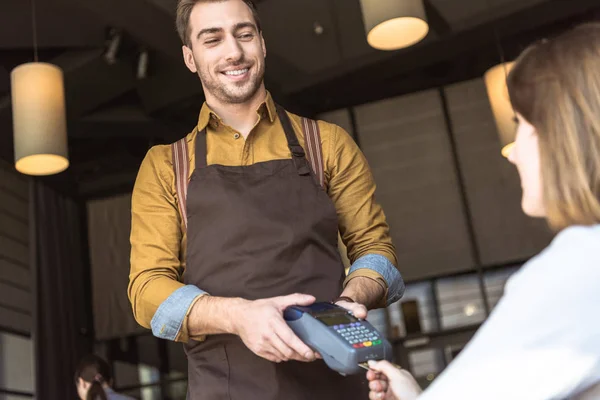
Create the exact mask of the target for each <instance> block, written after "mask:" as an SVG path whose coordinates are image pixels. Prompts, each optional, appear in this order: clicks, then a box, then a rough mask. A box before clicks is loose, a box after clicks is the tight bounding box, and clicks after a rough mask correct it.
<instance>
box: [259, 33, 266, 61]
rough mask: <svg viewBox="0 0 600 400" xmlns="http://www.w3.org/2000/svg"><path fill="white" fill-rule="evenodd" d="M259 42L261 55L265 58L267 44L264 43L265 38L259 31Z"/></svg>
mask: <svg viewBox="0 0 600 400" xmlns="http://www.w3.org/2000/svg"><path fill="white" fill-rule="evenodd" d="M260 43H261V46H262V51H263V55H264V57H265V58H267V45H266V44H265V38H264V37H263V34H262V32H261V33H260Z"/></svg>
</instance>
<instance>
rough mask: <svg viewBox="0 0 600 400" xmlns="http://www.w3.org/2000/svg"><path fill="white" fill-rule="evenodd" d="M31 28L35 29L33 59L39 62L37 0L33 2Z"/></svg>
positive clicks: (32, 0)
mask: <svg viewBox="0 0 600 400" xmlns="http://www.w3.org/2000/svg"><path fill="white" fill-rule="evenodd" d="M31 26H32V28H33V59H34V60H35V62H38V43H37V21H36V15H35V0H31Z"/></svg>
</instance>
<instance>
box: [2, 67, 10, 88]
mask: <svg viewBox="0 0 600 400" xmlns="http://www.w3.org/2000/svg"><path fill="white" fill-rule="evenodd" d="M9 89H10V73H9V72H8V71H7V70H6V69H5V68H3V67H2V66H0V93H4V92H8V90H9Z"/></svg>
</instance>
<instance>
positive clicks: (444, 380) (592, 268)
mask: <svg viewBox="0 0 600 400" xmlns="http://www.w3.org/2000/svg"><path fill="white" fill-rule="evenodd" d="M508 87H509V93H510V98H511V102H512V104H513V106H514V108H515V110H516V112H517V118H518V129H517V138H516V142H515V146H514V148H513V150H512V152H511V154H510V158H509V159H510V162H512V163H513V164H515V165H516V167H517V170H518V172H519V176H520V179H521V186H522V189H523V196H522V201H521V206H522V209H523V211H524V212H525V214H527V215H529V216H531V217H539V218H545V219H546V220H547V221H548V224H549V225H550V227H551V228H552V229H554V230H555V231H556V232H557V236H556V237H555V239H554V240H553V241H552V243H551V244H550V246H549V247H548V248H546V249H545V250H544V251H543V252H542V253H540V254H539V255H537V256H536V257H534V258H532V259H531V260H530V261H529V262H528V263H527V264H525V265H524V266H523V267H522V268H521V270H520V271H519V272H518V273H516V274H515V275H513V276H512V277H511V278H510V280H509V281H508V283H507V285H506V288H505V294H504V296H503V298H502V299H501V301H500V303H499V304H498V306H497V307H496V309H495V310H494V311H493V313H492V315H491V316H490V318H489V319H488V320H487V321H486V322H485V324H484V325H483V326H482V327H481V329H480V330H479V331H478V332H477V334H476V335H475V337H474V338H473V340H472V341H471V342H470V343H469V344H468V345H467V346H466V347H465V349H464V350H463V351H462V352H461V353H460V355H459V356H458V358H457V359H456V360H455V361H454V362H453V363H452V364H451V365H450V366H449V367H448V368H447V369H446V370H445V371H444V372H443V373H442V374H441V375H440V376H439V377H438V378H437V379H436V380H435V381H434V382H433V384H432V385H431V386H430V387H429V388H428V389H427V390H426V391H425V392H424V393H422V394H421V393H420V392H421V390H420V388H419V387H418V385H417V384H416V382H415V381H414V379H413V378H412V376H410V374H409V373H407V372H406V371H403V370H400V369H398V368H395V367H394V366H392V365H391V364H390V363H388V362H385V361H382V362H379V363H372V364H373V365H372V366H371V369H372V370H371V371H369V372H368V373H367V378H368V379H369V380H370V381H371V382H370V389H371V392H370V394H369V396H370V399H400V400H411V399H414V398H416V397H418V398H419V399H420V400H429V399H461V400H467V399H477V400H481V399H486V400H490V399H511V400H513V399H528V400H537V399H564V398H573V397H578V396H581V395H582V394H583V393H585V392H588V394H589V390H591V389H592V388H593V387H597V385H599V384H600V318H599V317H598V315H599V312H598V307H599V305H600V24H586V25H582V26H579V27H577V28H575V29H573V30H571V31H569V32H567V33H564V34H562V35H560V36H558V37H557V38H555V39H553V40H545V41H542V42H540V43H537V44H535V45H533V46H531V47H530V48H529V49H527V50H526V51H525V52H524V53H523V54H522V55H521V56H520V57H519V59H518V60H517V63H516V65H515V67H514V68H513V70H512V71H511V73H510V75H509V77H508ZM592 396H593V395H592ZM590 398H592V397H590ZM595 398H598V397H595Z"/></svg>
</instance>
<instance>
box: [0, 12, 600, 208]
mask: <svg viewBox="0 0 600 400" xmlns="http://www.w3.org/2000/svg"><path fill="white" fill-rule="evenodd" d="M390 1H391V0H390ZM257 3H258V8H259V13H260V15H261V20H262V24H263V28H264V36H265V40H266V43H267V48H268V57H267V78H266V83H267V87H268V89H269V90H270V91H271V92H272V93H273V94H274V97H275V98H276V99H277V101H278V102H280V103H281V104H282V105H284V106H285V107H287V108H288V109H290V110H291V111H294V112H297V113H302V114H304V115H307V116H315V115H317V114H319V113H322V112H326V111H331V110H335V109H339V108H343V107H349V106H354V105H359V104H364V103H367V102H371V101H376V100H380V99H383V98H387V97H391V96H398V95H401V94H406V93H411V92H416V91H421V90H425V89H428V88H432V87H437V86H442V85H447V84H451V83H455V82H460V81H463V80H466V79H471V78H474V77H476V76H481V75H482V74H483V72H484V71H485V70H486V69H487V68H489V67H490V66H492V65H494V64H495V63H497V62H499V60H500V55H499V50H498V49H499V46H498V44H500V48H501V49H502V52H503V53H504V55H505V57H506V58H513V57H514V56H516V54H518V52H519V51H520V50H522V49H523V47H524V46H526V45H527V44H528V43H530V42H531V41H533V40H535V39H537V38H540V37H542V36H544V35H549V34H553V33H556V32H558V31H560V30H562V29H565V28H567V27H569V26H572V25H573V24H575V23H577V22H580V21H584V20H590V19H595V18H596V19H597V18H598V16H599V15H600V13H599V12H600V5H599V4H598V1H597V0H569V1H564V0H425V3H426V10H427V14H428V19H429V22H430V25H431V32H430V34H429V36H428V37H427V38H426V39H425V40H424V41H423V42H421V43H420V44H418V45H417V46H414V47H411V48H409V49H406V50H401V51H394V52H381V51H376V50H373V49H371V48H370V47H369V46H368V44H367V42H366V39H365V34H364V30H363V25H362V19H361V18H362V17H361V12H360V5H359V1H358V0H262V1H257ZM175 4H176V0H45V1H38V2H37V3H36V8H37V23H36V27H37V32H38V35H37V36H38V45H39V49H40V50H39V59H40V60H41V61H48V62H52V63H54V64H57V65H59V66H60V67H62V68H63V70H64V73H65V86H66V98H67V109H68V111H67V113H68V119H69V121H68V131H69V151H70V160H71V167H70V168H69V169H68V170H67V172H65V173H63V174H60V175H59V176H58V177H54V178H49V179H50V180H53V181H54V182H58V181H60V182H62V183H63V184H64V185H66V186H67V187H69V188H70V189H71V191H74V192H76V193H78V194H79V195H81V196H84V197H98V196H103V195H106V194H109V193H116V192H120V191H126V190H130V189H131V187H132V185H133V181H134V179H135V175H136V173H137V169H138V167H139V164H140V162H141V159H142V158H143V156H144V155H145V153H146V151H147V150H148V148H149V147H150V146H152V145H153V144H158V143H168V142H171V141H173V140H175V139H177V138H179V137H182V136H183V135H185V134H186V133H187V132H188V131H190V130H191V128H192V126H193V125H194V124H195V121H196V119H197V113H198V111H199V108H200V106H201V104H202V101H203V95H202V90H201V86H200V84H199V82H198V79H197V77H196V76H195V75H193V74H191V73H190V72H189V71H187V69H186V68H185V67H184V65H183V62H182V60H181V45H180V42H179V39H178V37H177V34H176V33H175V28H174V22H173V21H174V10H175ZM31 26H32V19H31V3H30V2H29V1H25V0H3V1H2V2H0V157H1V158H4V159H5V160H6V161H8V162H11V163H12V162H13V153H12V152H13V150H12V121H11V109H10V75H9V74H10V71H11V70H12V68H14V67H15V66H17V65H19V64H21V63H24V62H29V61H31V60H32V41H33V35H32V29H31ZM315 26H320V27H322V28H323V29H322V33H321V34H318V33H317V32H316V30H315ZM116 34H118V35H120V37H121V42H120V46H119V51H118V53H117V57H116V62H114V63H110V62H108V61H107V58H106V57H105V55H106V52H107V46H108V45H109V43H110V41H111V38H113V37H114V36H115V35H116ZM142 51H147V52H148V54H149V64H148V73H147V76H146V77H144V78H143V79H139V78H138V77H137V76H136V70H137V65H138V59H139V54H140V53H141V52H142Z"/></svg>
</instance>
